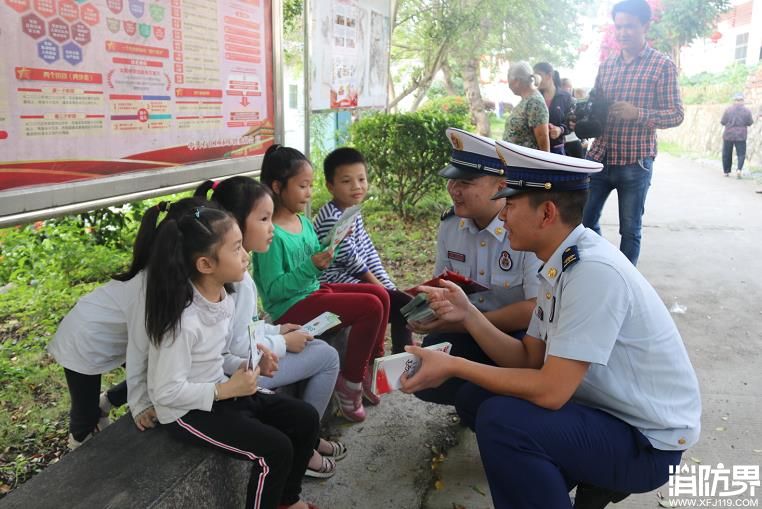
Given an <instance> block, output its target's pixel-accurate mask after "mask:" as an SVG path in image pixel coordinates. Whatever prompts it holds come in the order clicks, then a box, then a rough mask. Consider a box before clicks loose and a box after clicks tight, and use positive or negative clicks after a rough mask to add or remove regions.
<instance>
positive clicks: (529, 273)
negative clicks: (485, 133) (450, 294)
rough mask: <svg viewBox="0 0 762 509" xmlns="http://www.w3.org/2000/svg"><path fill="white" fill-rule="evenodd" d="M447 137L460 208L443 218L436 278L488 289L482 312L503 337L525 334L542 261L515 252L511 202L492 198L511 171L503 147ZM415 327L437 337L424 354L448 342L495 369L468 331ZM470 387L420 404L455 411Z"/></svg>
mask: <svg viewBox="0 0 762 509" xmlns="http://www.w3.org/2000/svg"><path fill="white" fill-rule="evenodd" d="M446 134H447V138H448V140H450V143H451V144H452V155H451V158H450V164H449V165H448V166H446V167H445V168H444V169H443V170H442V171H440V173H439V174H440V175H441V176H443V177H445V178H447V179H448V180H447V191H448V192H449V194H450V197H451V198H452V202H453V207H452V208H450V209H449V210H448V211H447V212H445V214H443V215H442V222H441V223H440V227H439V234H438V237H437V258H436V264H435V267H434V275H435V276H437V275H440V274H441V273H442V272H443V271H444V270H445V269H446V270H450V271H453V272H457V273H459V274H461V275H463V276H466V277H468V278H470V279H473V280H474V281H477V282H478V283H481V284H482V285H483V286H484V287H486V288H488V290H486V291H483V292H477V293H473V294H471V295H470V297H469V298H470V300H471V302H472V303H473V304H474V306H476V308H477V309H479V310H480V311H481V312H483V313H484V315H485V316H486V317H487V319H488V320H489V321H490V322H491V323H493V324H494V325H495V326H496V327H497V328H498V329H500V330H502V331H505V332H512V333H514V335H520V334H516V331H521V334H523V332H524V331H525V330H526V328H527V326H529V320H530V319H531V317H532V310H533V309H534V306H535V300H536V297H537V289H538V287H539V281H537V269H539V268H540V261H539V260H538V259H537V257H536V256H535V255H534V253H528V252H521V251H517V250H514V249H511V247H510V245H509V243H508V236H507V232H506V229H505V227H504V226H503V222H502V221H501V220H500V218H498V217H497V216H498V213H499V212H500V209H502V208H503V202H504V200H503V199H500V200H491V197H492V195H494V194H495V193H496V192H497V191H498V190H500V189H502V188H503V187H505V168H504V167H503V163H502V162H501V161H500V159H498V157H497V153H496V152H495V141H494V140H492V139H490V138H485V137H482V136H478V135H475V134H471V133H469V132H466V131H462V130H460V129H455V128H449V129H447V130H446ZM412 327H413V329H414V330H415V331H416V332H419V333H430V334H429V335H428V336H426V338H424V341H423V345H424V346H428V345H433V344H437V343H441V342H443V341H448V342H450V343H452V351H451V353H452V355H455V356H458V357H464V358H466V359H470V360H473V361H477V362H482V363H488V364H494V362H493V360H492V359H493V356H494V355H497V353H496V352H491V351H489V349H484V348H483V347H481V345H479V344H478V343H477V342H475V341H474V339H473V338H472V337H471V336H470V335H469V334H468V333H467V331H466V329H465V328H464V327H463V326H462V324H453V323H447V322H444V321H442V320H437V321H435V322H433V323H429V324H425V325H421V324H412ZM462 384H463V380H460V379H455V378H453V379H450V380H448V381H447V382H445V383H444V384H442V386H440V387H437V388H434V389H429V390H425V391H421V392H420V393H417V394H416V396H418V397H419V398H421V399H423V400H425V401H430V402H433V403H440V404H447V405H454V404H455V402H456V399H457V393H458V389H459V388H460V386H461V385H462Z"/></svg>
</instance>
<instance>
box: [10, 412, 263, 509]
mask: <svg viewBox="0 0 762 509" xmlns="http://www.w3.org/2000/svg"><path fill="white" fill-rule="evenodd" d="M250 468H251V464H250V463H249V462H247V461H241V460H237V459H234V458H230V457H228V456H225V455H223V454H222V453H220V452H218V451H215V450H213V449H210V448H205V447H192V446H189V445H187V444H184V443H181V442H180V441H178V440H175V439H173V438H172V437H170V436H169V434H168V433H167V431H166V430H164V429H162V428H161V427H158V428H155V429H152V430H148V431H145V432H142V433H141V432H140V431H138V429H137V428H136V427H135V425H134V423H133V421H132V417H130V416H129V415H125V416H124V417H122V418H121V419H119V420H118V421H117V422H115V423H114V424H112V425H111V426H109V427H108V428H106V429H105V430H104V431H102V432H101V433H98V434H97V435H95V436H94V437H93V438H92V439H90V440H88V441H87V442H85V443H84V444H82V446H81V447H80V448H79V449H77V450H76V451H73V452H71V453H69V454H67V455H65V456H64V457H63V458H62V459H61V461H59V462H58V463H56V464H55V465H52V466H50V467H48V468H47V469H45V470H44V471H43V472H41V473H40V474H38V475H36V476H35V477H34V478H33V479H30V480H29V481H28V482H26V483H25V484H23V485H21V486H20V487H19V488H18V489H16V490H14V491H13V492H12V493H10V494H8V496H6V497H5V498H3V499H2V500H0V507H2V508H3V509H5V508H8V509H11V508H19V509H21V508H24V509H27V508H31V507H34V508H35V509H44V508H48V507H49V508H56V509H58V508H61V507H72V508H83V509H84V508H87V509H96V508H101V507H103V508H105V507H108V508H109V509H121V508H124V509H127V508H130V509H132V508H135V507H151V508H156V509H165V508H166V509H169V508H178V507H182V508H196V507H198V508H199V509H201V508H205V509H206V508H210V507H243V505H244V502H245V498H246V485H247V482H248V478H249V473H250V470H249V469H250Z"/></svg>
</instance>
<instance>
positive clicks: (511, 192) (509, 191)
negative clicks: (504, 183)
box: [490, 187, 533, 200]
mask: <svg viewBox="0 0 762 509" xmlns="http://www.w3.org/2000/svg"><path fill="white" fill-rule="evenodd" d="M530 191H533V190H532V189H513V188H511V187H504V188H503V189H501V190H500V191H498V192H496V193H495V194H494V195H493V196H492V198H490V200H499V199H500V198H508V197H509V196H515V195H517V194H520V193H528V192H530Z"/></svg>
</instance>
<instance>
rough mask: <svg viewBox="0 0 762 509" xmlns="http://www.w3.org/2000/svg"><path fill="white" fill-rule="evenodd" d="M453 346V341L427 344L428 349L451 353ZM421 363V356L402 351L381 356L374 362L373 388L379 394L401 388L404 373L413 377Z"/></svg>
mask: <svg viewBox="0 0 762 509" xmlns="http://www.w3.org/2000/svg"><path fill="white" fill-rule="evenodd" d="M451 348H452V344H451V343H447V342H444V343H437V344H436V345H431V346H427V347H426V349H427V350H439V351H440V352H444V353H447V354H449V353H450V349H451ZM420 365H421V359H420V357H416V356H415V355H413V354H412V353H408V352H402V353H396V354H394V355H387V356H386V357H379V358H377V359H376V360H375V361H374V362H373V382H372V384H371V390H372V391H373V392H375V393H376V394H378V395H379V396H380V395H381V394H386V393H388V392H392V391H394V390H397V389H399V388H400V379H401V378H402V375H403V373H404V374H407V376H408V377H411V376H413V375H414V374H415V372H416V371H418V367H419V366H420Z"/></svg>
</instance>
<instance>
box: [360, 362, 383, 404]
mask: <svg viewBox="0 0 762 509" xmlns="http://www.w3.org/2000/svg"><path fill="white" fill-rule="evenodd" d="M372 376H373V373H372V372H371V371H370V370H365V376H363V377H362V399H363V401H365V402H366V403H367V404H369V405H372V406H376V405H378V404H379V403H381V397H380V396H379V395H378V394H376V393H375V392H373V391H372V390H371V387H372V386H373V380H372V379H371V377H372Z"/></svg>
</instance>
